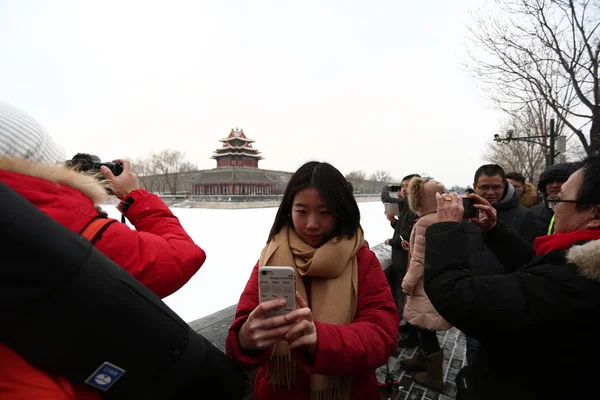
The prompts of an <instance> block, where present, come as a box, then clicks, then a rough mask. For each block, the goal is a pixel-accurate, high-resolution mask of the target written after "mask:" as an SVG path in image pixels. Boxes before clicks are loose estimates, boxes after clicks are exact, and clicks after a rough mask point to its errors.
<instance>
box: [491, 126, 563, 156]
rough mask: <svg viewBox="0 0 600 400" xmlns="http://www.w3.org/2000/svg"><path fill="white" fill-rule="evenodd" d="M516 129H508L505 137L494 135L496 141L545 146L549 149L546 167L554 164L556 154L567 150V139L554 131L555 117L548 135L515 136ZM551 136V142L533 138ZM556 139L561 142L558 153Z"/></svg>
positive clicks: (499, 142)
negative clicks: (557, 135) (547, 142)
mask: <svg viewBox="0 0 600 400" xmlns="http://www.w3.org/2000/svg"><path fill="white" fill-rule="evenodd" d="M514 133H515V131H514V130H512V129H509V130H508V131H506V136H505V137H501V136H500V135H498V134H495V135H494V142H496V143H498V144H499V145H502V144H508V143H510V142H512V141H517V142H529V143H535V144H538V145H540V146H542V147H544V148H545V149H548V153H547V157H546V167H549V166H551V165H554V158H555V157H556V156H558V155H559V154H562V152H564V151H565V149H564V147H565V140H563V139H564V138H563V137H562V136H561V137H558V138H557V137H556V133H555V132H554V119H551V120H550V135H548V136H546V135H542V136H527V137H518V136H516V137H515V136H514ZM547 137H548V138H550V144H546V143H541V142H538V141H536V140H532V139H546V138H547ZM555 139H556V140H557V141H558V142H559V143H558V144H559V150H560V151H561V152H559V153H557V152H556V150H555Z"/></svg>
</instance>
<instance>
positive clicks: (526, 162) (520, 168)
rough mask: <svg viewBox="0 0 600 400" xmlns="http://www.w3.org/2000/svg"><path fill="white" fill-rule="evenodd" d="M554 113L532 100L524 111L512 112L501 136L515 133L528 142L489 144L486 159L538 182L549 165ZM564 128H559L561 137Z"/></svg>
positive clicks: (558, 133)
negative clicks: (551, 121)
mask: <svg viewBox="0 0 600 400" xmlns="http://www.w3.org/2000/svg"><path fill="white" fill-rule="evenodd" d="M551 113H552V110H551V109H550V107H549V106H548V104H547V103H545V102H543V101H539V100H532V101H530V102H529V103H528V104H526V105H525V106H523V107H522V108H521V110H519V111H512V112H510V113H509V114H510V116H511V117H510V120H509V122H508V123H507V124H506V126H505V127H504V130H503V132H502V133H501V135H500V136H504V133H505V132H506V131H508V130H512V131H513V132H514V133H513V134H514V136H515V137H519V138H521V139H525V140H520V141H516V140H515V141H511V142H510V143H507V144H502V142H500V143H488V145H487V151H486V154H485V159H486V160H487V161H490V162H493V163H496V164H500V165H502V166H503V167H504V168H505V169H506V171H507V172H511V171H516V172H520V173H521V174H523V176H525V178H527V179H528V180H529V181H530V182H536V181H537V179H538V177H539V176H540V173H541V172H542V171H543V170H544V168H545V167H546V165H547V158H546V157H547V154H548V145H547V144H546V133H547V132H548V130H549V123H550V118H549V116H550V115H551ZM564 127H565V125H564V124H557V127H556V134H557V135H561V133H562V131H563V129H564ZM499 144H500V146H499Z"/></svg>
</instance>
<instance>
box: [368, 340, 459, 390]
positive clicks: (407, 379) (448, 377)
mask: <svg viewBox="0 0 600 400" xmlns="http://www.w3.org/2000/svg"><path fill="white" fill-rule="evenodd" d="M438 340H439V342H440V346H441V347H442V349H443V350H444V364H443V368H444V381H445V383H444V390H443V392H442V393H436V392H434V391H432V390H429V389H427V388H424V387H423V386H420V385H418V384H416V383H414V382H413V380H412V375H411V373H410V372H405V371H404V370H403V369H402V367H401V366H400V361H401V360H405V359H407V358H411V357H412V356H413V355H414V354H415V351H416V348H411V349H402V348H398V349H397V350H396V352H395V353H394V354H393V355H392V357H391V358H390V359H389V361H388V364H389V368H390V370H391V371H392V374H393V376H394V379H395V380H397V381H398V382H400V386H401V390H400V392H399V393H398V394H397V395H395V396H394V397H392V398H391V399H392V400H450V399H454V398H455V396H456V385H455V383H454V378H456V374H457V373H458V371H459V370H460V369H461V368H462V367H463V365H464V364H465V351H466V339H465V335H464V334H463V333H462V332H460V331H459V330H458V329H456V328H452V329H450V330H449V331H447V332H438ZM387 368H388V367H387V366H383V367H381V368H379V369H378V370H377V380H378V381H379V382H384V381H385V377H386V374H387Z"/></svg>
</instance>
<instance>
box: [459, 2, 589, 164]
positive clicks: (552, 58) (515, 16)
mask: <svg viewBox="0 0 600 400" xmlns="http://www.w3.org/2000/svg"><path fill="white" fill-rule="evenodd" d="M495 3H496V5H497V6H498V9H497V10H493V11H491V12H490V13H489V14H488V15H484V16H483V15H480V16H479V17H477V18H476V19H475V24H474V26H472V27H471V29H470V31H471V39H472V43H473V45H474V46H473V47H471V48H470V49H469V53H470V55H471V60H472V62H471V63H470V65H469V66H468V67H469V68H470V70H471V71H472V72H473V73H474V75H475V76H476V77H477V78H479V79H480V80H481V81H482V82H483V83H484V85H485V86H486V89H487V90H486V92H487V93H488V94H489V96H490V98H491V99H492V100H493V101H494V102H495V103H496V104H497V105H498V106H499V107H500V108H501V109H503V110H505V111H507V112H509V114H511V113H513V112H518V111H520V110H521V109H522V108H523V107H526V106H528V105H530V104H531V103H532V102H537V103H540V102H541V103H544V104H546V105H548V106H549V107H550V109H551V110H552V112H553V113H554V116H555V117H556V119H557V122H558V123H560V124H564V125H565V126H566V127H567V128H568V129H569V130H570V131H571V132H573V134H574V135H575V136H576V137H577V138H578V139H579V142H580V143H581V146H582V148H583V150H584V151H585V153H586V154H588V155H591V154H597V153H598V152H599V151H600V82H599V71H598V65H599V54H600V3H599V2H598V0H496V2H495ZM495 11H498V12H495ZM511 115H512V114H511ZM588 125H589V136H586V134H585V133H584V131H583V129H584V128H585V127H586V126H588Z"/></svg>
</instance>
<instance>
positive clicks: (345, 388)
mask: <svg viewBox="0 0 600 400" xmlns="http://www.w3.org/2000/svg"><path fill="white" fill-rule="evenodd" d="M319 378H320V379H321V380H322V379H323V378H326V379H327V381H328V382H329V384H331V383H334V386H333V387H329V388H325V389H314V387H315V386H316V385H315V384H312V385H311V386H312V387H313V389H312V390H311V392H310V400H339V399H349V398H350V392H351V391H352V377H351V376H325V375H311V381H314V380H316V379H319Z"/></svg>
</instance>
